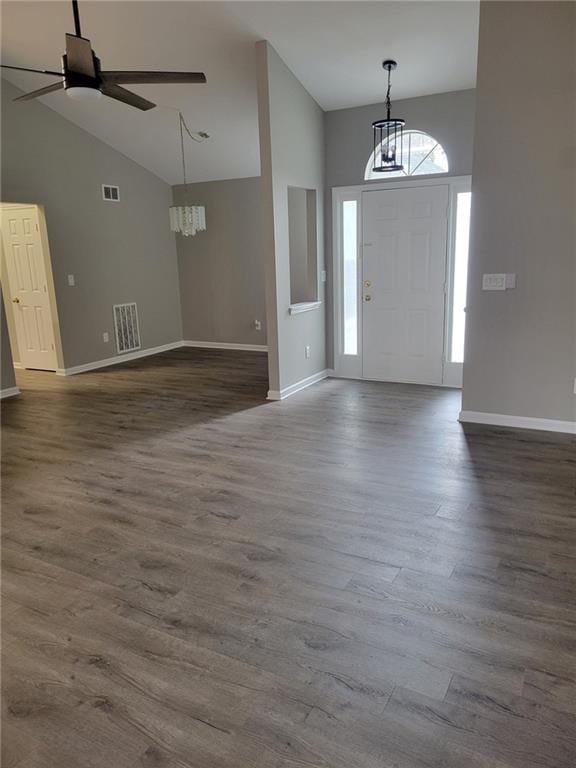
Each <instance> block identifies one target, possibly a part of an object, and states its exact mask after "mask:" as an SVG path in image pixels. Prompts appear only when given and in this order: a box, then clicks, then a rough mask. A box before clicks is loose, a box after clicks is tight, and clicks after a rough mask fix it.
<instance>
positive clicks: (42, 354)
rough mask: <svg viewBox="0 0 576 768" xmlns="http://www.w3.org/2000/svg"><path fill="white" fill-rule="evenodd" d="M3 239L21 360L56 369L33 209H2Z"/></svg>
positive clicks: (44, 368) (23, 362)
mask: <svg viewBox="0 0 576 768" xmlns="http://www.w3.org/2000/svg"><path fill="white" fill-rule="evenodd" d="M2 238H3V243H4V255H5V259H6V267H7V272H8V284H9V289H10V297H11V301H12V306H13V311H14V325H15V327H16V335H17V338H18V351H19V353H20V362H21V363H22V365H23V366H24V367H25V368H39V369H42V370H48V371H53V370H56V368H57V362H56V350H55V346H54V332H53V327H52V314H51V307H50V298H49V294H48V281H47V275H46V267H45V264H44V255H43V253H42V242H41V239H40V233H39V229H38V213H37V211H36V209H35V208H19V209H8V208H7V209H4V210H3V211H2Z"/></svg>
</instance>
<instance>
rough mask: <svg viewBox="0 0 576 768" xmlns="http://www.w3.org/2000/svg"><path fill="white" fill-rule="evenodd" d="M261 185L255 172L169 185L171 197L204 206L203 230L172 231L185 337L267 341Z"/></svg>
mask: <svg viewBox="0 0 576 768" xmlns="http://www.w3.org/2000/svg"><path fill="white" fill-rule="evenodd" d="M260 185H261V180H260V177H259V176H258V177H254V178H248V179H233V180H230V181H213V182H204V183H201V184H188V185H187V186H183V185H180V186H177V187H174V188H173V192H174V202H175V203H177V204H185V203H188V204H197V205H205V206H206V232H198V233H197V234H196V235H194V237H182V236H180V235H177V237H176V245H177V250H178V265H179V273H180V294H181V304H182V327H183V334H184V338H185V339H187V340H188V341H213V342H232V343H237V344H259V345H260V344H262V345H263V344H266V305H265V295H264V262H263V257H262V239H261V223H262V221H261V218H262V217H261V195H260ZM254 320H260V321H261V323H262V330H261V331H257V330H256V329H255V328H254Z"/></svg>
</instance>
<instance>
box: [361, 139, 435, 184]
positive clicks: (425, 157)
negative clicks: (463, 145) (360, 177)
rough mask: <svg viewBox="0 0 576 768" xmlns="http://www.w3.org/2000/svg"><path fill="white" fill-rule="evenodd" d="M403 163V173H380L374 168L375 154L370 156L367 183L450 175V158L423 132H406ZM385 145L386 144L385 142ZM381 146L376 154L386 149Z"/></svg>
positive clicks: (367, 167) (366, 173)
mask: <svg viewBox="0 0 576 768" xmlns="http://www.w3.org/2000/svg"><path fill="white" fill-rule="evenodd" d="M402 143H403V147H402V154H401V163H402V165H403V166H404V170H403V171H391V172H390V173H382V172H380V173H378V172H377V171H374V170H372V169H373V168H374V152H372V154H371V155H370V158H369V160H368V165H367V166H366V171H365V173H364V179H365V181H372V180H374V179H378V180H379V181H386V179H390V178H397V177H399V176H430V175H433V174H436V173H448V158H447V157H446V152H445V151H444V148H443V146H442V144H440V142H438V141H436V139H434V138H432V136H429V135H428V134H427V133H423V132H422V131H404V140H403V142H402ZM383 144H384V142H383ZM383 144H381V145H380V146H379V147H378V148H377V149H376V152H382V150H383V149H385V147H384V146H383Z"/></svg>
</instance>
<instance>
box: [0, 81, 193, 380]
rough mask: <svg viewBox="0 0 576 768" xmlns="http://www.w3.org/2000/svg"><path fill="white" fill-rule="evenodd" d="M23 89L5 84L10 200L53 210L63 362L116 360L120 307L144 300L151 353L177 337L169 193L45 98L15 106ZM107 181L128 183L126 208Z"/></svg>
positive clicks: (5, 182) (145, 338) (6, 191)
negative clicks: (108, 196)
mask: <svg viewBox="0 0 576 768" xmlns="http://www.w3.org/2000/svg"><path fill="white" fill-rule="evenodd" d="M19 93H20V91H18V89H16V88H15V87H14V86H12V85H11V84H9V83H7V82H6V81H2V201H3V202H19V203H41V204H43V205H44V206H45V209H46V219H47V225H48V237H49V240H50V250H51V255H52V270H53V273H54V282H55V288H56V297H57V302H58V313H59V317H60V326H61V334H62V347H63V355H64V364H65V366H66V367H71V366H74V365H80V364H83V363H88V362H92V361H95V360H101V359H103V358H107V357H112V356H114V355H115V354H116V346H115V343H114V333H113V317H112V305H113V304H115V303H121V302H125V301H136V302H137V303H138V310H139V318H140V330H141V336H142V347H143V348H144V349H145V348H149V347H155V346H158V345H161V344H166V343H169V342H173V341H178V340H179V339H181V338H182V326H181V320H180V300H179V290H178V268H177V258H176V246H175V242H174V236H173V235H172V233H171V232H170V228H169V222H168V207H169V206H170V205H171V202H172V192H171V189H170V187H169V186H168V185H167V184H165V183H164V182H163V181H161V180H160V179H158V178H157V177H156V176H154V175H153V174H151V173H150V172H148V171H146V170H144V169H143V168H142V167H140V166H139V165H137V164H136V163H134V162H133V161H132V160H129V159H128V158H126V157H125V156H124V155H121V154H120V153H119V152H116V151H115V150H113V149H112V148H111V147H109V146H108V145H106V144H103V143H102V142H101V141H99V140H98V139H96V138H94V137H93V136H91V135H90V134H88V133H86V132H85V131H83V130H82V129H80V128H78V127H77V126H75V125H73V124H72V123H70V122H68V121H67V120H65V119H64V118H63V117H61V116H60V115H58V114H57V113H56V112H54V111H53V110H51V109H49V108H48V107H46V106H44V105H43V104H41V103H40V102H28V103H24V104H14V103H12V98H13V97H14V96H16V95H18V94H19ZM62 98H66V96H65V95H63V96H62ZM126 109H128V107H126ZM145 119H146V115H145V114H142V120H145ZM102 183H110V184H117V185H119V186H120V196H121V201H120V202H119V203H106V202H104V201H103V200H102V193H101V185H102ZM68 274H74V275H75V276H76V287H73V288H71V287H68V285H67V275H68ZM104 331H108V332H109V333H110V343H108V344H106V343H104V342H103V340H102V333H103V332H104Z"/></svg>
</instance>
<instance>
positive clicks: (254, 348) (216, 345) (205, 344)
mask: <svg viewBox="0 0 576 768" xmlns="http://www.w3.org/2000/svg"><path fill="white" fill-rule="evenodd" d="M182 346H184V347H199V348H201V349H238V350H243V351H244V352H268V347H267V346H266V344H236V343H234V342H225V341H188V340H186V341H183V342H182Z"/></svg>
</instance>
